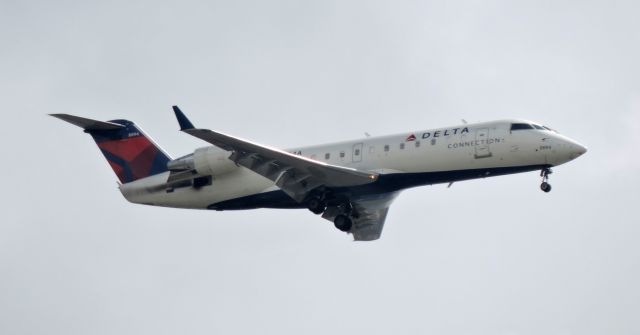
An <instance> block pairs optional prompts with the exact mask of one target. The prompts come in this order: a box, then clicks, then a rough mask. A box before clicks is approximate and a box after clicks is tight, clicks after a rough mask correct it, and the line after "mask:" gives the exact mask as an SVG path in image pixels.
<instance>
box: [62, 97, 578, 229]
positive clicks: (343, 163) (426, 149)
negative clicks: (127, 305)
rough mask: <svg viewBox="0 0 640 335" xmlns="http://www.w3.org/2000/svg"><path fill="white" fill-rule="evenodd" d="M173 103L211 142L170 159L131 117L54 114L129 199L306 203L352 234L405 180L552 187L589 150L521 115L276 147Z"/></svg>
mask: <svg viewBox="0 0 640 335" xmlns="http://www.w3.org/2000/svg"><path fill="white" fill-rule="evenodd" d="M173 111H174V113H175V116H176V118H177V121H178V124H179V126H180V130H181V131H182V132H184V133H187V134H189V135H192V136H194V137H197V138H199V139H201V140H204V141H205V142H208V143H209V144H210V145H209V146H205V147H202V148H198V149H196V150H195V151H194V152H193V153H190V154H188V155H185V156H182V157H179V158H175V159H174V158H171V157H170V156H169V155H168V154H167V153H166V152H165V151H164V150H162V149H161V148H160V146H158V145H157V144H156V143H155V142H154V141H153V139H152V138H151V137H149V136H148V135H147V134H146V133H145V132H144V131H143V130H142V129H141V128H140V127H139V126H137V125H136V124H134V123H133V122H131V121H128V120H111V121H106V122H105V121H97V120H92V119H87V118H83V117H78V116H73V115H69V114H51V116H54V117H56V118H59V119H62V120H64V121H67V122H69V123H71V124H73V125H76V126H79V127H80V128H82V129H84V132H85V133H88V134H89V135H91V136H92V137H93V139H94V140H95V142H96V143H97V145H98V147H99V149H100V150H101V151H102V153H103V155H104V156H105V158H106V159H107V161H108V162H109V165H110V166H111V168H112V169H113V171H114V172H115V174H116V176H117V177H118V179H119V183H118V185H119V189H120V192H121V193H122V195H123V196H124V197H125V198H126V199H127V200H128V201H129V202H131V203H136V204H144V205H151V206H164V207H175V208H191V209H209V210H217V211H223V210H244V209H257V208H283V209H294V208H307V209H309V210H310V211H311V212H313V213H314V214H317V215H321V217H322V218H324V219H326V220H329V221H331V222H333V224H334V226H335V227H336V228H337V229H339V230H340V231H343V232H347V233H349V234H351V235H352V236H353V239H354V240H355V241H372V240H376V239H379V238H380V235H381V234H382V229H383V227H384V223H385V219H386V216H387V213H388V211H389V207H390V205H391V203H392V202H393V200H394V199H395V198H396V197H397V196H398V194H399V193H400V192H401V191H402V190H405V189H408V188H412V187H417V186H424V185H433V184H448V186H449V187H450V186H451V185H452V184H453V183H455V182H460V181H464V180H471V179H478V178H487V177H493V176H501V175H508V174H515V173H523V172H531V171H538V170H539V171H540V176H541V178H542V183H541V184H540V188H541V189H542V191H544V192H549V191H551V185H550V184H549V182H548V180H549V175H550V174H551V173H552V170H551V168H552V167H555V166H558V165H561V164H564V163H566V162H569V161H571V160H574V159H576V158H577V157H579V156H581V155H583V154H584V153H585V152H586V151H587V148H586V147H585V146H583V145H582V144H580V143H578V142H576V141H574V140H572V139H570V138H568V137H566V136H564V135H561V134H560V133H558V132H557V131H555V130H553V129H551V128H549V127H546V126H543V125H541V124H539V123H536V122H531V121H527V120H520V119H513V120H499V121H491V122H484V123H474V124H467V123H466V121H465V123H464V124H462V125H458V126H452V127H444V128H437V129H427V130H420V131H412V132H406V133H402V134H396V135H389V136H381V137H366V138H362V139H358V140H352V141H344V142H338V143H332V144H325V145H317V146H310V147H300V148H292V149H288V150H281V149H278V148H274V147H270V146H266V145H263V144H259V143H256V142H252V141H249V140H245V139H241V138H239V137H235V136H231V135H227V134H224V133H221V132H218V131H213V130H209V129H203V128H197V127H195V126H194V125H193V123H191V121H190V120H189V119H188V118H187V117H186V115H185V114H184V113H183V112H182V111H181V110H180V108H178V107H177V106H173ZM463 121H464V120H463Z"/></svg>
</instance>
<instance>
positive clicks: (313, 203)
mask: <svg viewBox="0 0 640 335" xmlns="http://www.w3.org/2000/svg"><path fill="white" fill-rule="evenodd" d="M307 208H309V210H310V211H311V212H312V213H313V214H322V213H323V212H324V210H325V209H326V208H327V205H326V204H325V203H324V202H322V200H320V199H317V198H311V199H309V201H308V202H307Z"/></svg>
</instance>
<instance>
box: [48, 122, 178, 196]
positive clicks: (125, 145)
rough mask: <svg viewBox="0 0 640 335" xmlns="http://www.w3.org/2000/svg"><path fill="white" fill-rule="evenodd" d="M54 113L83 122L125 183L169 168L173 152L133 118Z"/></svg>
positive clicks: (81, 125) (80, 124)
mask: <svg viewBox="0 0 640 335" xmlns="http://www.w3.org/2000/svg"><path fill="white" fill-rule="evenodd" d="M52 116H55V117H57V118H59V119H62V120H65V121H67V122H69V123H72V124H75V125H77V126H80V127H82V128H83V129H84V131H85V132H86V133H88V134H90V135H91V136H92V137H93V139H94V140H95V141H96V143H97V144H98V147H99V148H100V151H102V154H103V155H104V157H105V158H106V159H107V161H108V162H109V165H111V168H112V169H113V171H114V172H115V173H116V175H117V176H118V179H119V180H120V182H121V183H123V184H126V183H129V182H132V181H135V180H138V179H142V178H145V177H148V176H153V175H156V174H159V173H162V172H165V171H167V163H168V162H169V161H171V158H170V157H169V155H167V154H166V153H165V152H164V151H163V150H162V149H161V148H160V147H159V146H158V145H157V144H156V143H155V142H154V141H153V140H152V139H151V138H150V137H149V136H147V135H146V134H145V133H144V132H143V131H142V130H141V129H140V128H138V127H137V126H136V125H135V124H134V123H133V122H131V121H128V120H112V121H108V122H102V121H96V120H90V119H85V118H80V117H77V116H73V115H67V114H53V115H52Z"/></svg>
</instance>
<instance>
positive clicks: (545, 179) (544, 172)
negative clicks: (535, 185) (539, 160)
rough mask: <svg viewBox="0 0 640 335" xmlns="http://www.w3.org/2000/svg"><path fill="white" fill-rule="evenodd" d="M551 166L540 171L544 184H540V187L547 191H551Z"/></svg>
mask: <svg viewBox="0 0 640 335" xmlns="http://www.w3.org/2000/svg"><path fill="white" fill-rule="evenodd" d="M552 173H553V171H551V169H550V168H545V169H542V171H540V177H542V184H540V189H541V190H542V191H544V192H545V193H549V192H551V184H549V175H550V174H552Z"/></svg>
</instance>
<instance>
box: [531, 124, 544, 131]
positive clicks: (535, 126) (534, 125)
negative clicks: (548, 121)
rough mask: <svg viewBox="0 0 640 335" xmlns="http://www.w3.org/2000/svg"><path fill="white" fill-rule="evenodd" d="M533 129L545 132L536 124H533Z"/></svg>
mask: <svg viewBox="0 0 640 335" xmlns="http://www.w3.org/2000/svg"><path fill="white" fill-rule="evenodd" d="M533 128H536V129H538V130H544V127H542V126H539V125H537V124H535V123H534V124H533Z"/></svg>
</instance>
